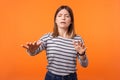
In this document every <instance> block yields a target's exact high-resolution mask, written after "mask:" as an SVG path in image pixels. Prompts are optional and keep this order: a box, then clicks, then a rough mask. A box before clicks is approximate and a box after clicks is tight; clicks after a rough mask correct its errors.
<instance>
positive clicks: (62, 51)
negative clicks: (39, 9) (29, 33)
mask: <svg viewBox="0 0 120 80" xmlns="http://www.w3.org/2000/svg"><path fill="white" fill-rule="evenodd" d="M23 48H25V49H26V50H27V52H28V53H29V54H30V55H31V56H34V55H36V54H38V53H39V52H40V51H42V50H46V55H47V60H48V66H47V69H48V71H47V73H46V76H45V80H77V74H76V59H77V58H78V59H79V61H80V64H81V65H82V66H83V67H87V65H88V59H87V57H86V53H85V52H86V47H85V45H84V42H83V40H82V38H81V36H79V35H77V34H76V33H75V31H74V16H73V12H72V9H71V8H70V7H69V6H64V5H62V6H60V7H59V8H58V9H57V11H56V13H55V16H54V29H53V32H52V33H47V34H45V35H43V36H42V37H41V38H40V39H39V40H38V41H35V42H33V43H32V42H29V43H27V44H25V45H23Z"/></svg>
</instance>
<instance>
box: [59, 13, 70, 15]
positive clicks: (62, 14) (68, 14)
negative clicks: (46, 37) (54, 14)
mask: <svg viewBox="0 0 120 80" xmlns="http://www.w3.org/2000/svg"><path fill="white" fill-rule="evenodd" d="M58 15H63V14H62V13H58ZM64 15H70V14H64Z"/></svg>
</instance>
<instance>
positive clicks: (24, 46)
mask: <svg viewBox="0 0 120 80" xmlns="http://www.w3.org/2000/svg"><path fill="white" fill-rule="evenodd" d="M21 46H22V47H23V48H25V49H29V47H28V46H27V45H21Z"/></svg>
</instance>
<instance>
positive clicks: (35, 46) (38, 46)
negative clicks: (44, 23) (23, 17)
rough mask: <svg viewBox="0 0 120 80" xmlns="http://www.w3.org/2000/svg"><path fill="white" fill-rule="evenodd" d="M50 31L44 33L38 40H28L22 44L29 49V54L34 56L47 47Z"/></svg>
mask: <svg viewBox="0 0 120 80" xmlns="http://www.w3.org/2000/svg"><path fill="white" fill-rule="evenodd" d="M49 36H50V33H48V34H45V35H43V36H42V37H41V38H40V39H39V40H38V41H35V42H33V43H32V42H28V43H27V44H25V45H22V47H23V48H25V49H26V50H27V52H28V53H29V55H31V56H34V55H36V54H38V53H39V52H41V51H42V50H45V49H46V42H47V40H48V39H49V38H50V37H49Z"/></svg>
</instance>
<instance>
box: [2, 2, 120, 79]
mask: <svg viewBox="0 0 120 80" xmlns="http://www.w3.org/2000/svg"><path fill="white" fill-rule="evenodd" d="M61 5H68V6H70V7H71V8H72V10H73V12H74V17H75V30H76V33H77V34H79V35H81V36H82V38H83V39H84V42H85V45H86V46H87V56H88V59H89V66H88V67H87V68H83V67H81V66H80V64H79V62H78V61H77V74H78V78H79V80H120V75H119V73H120V62H119V61H120V0H1V1H0V80H44V76H45V73H46V71H47V70H46V66H47V59H46V53H45V51H42V52H41V53H40V54H38V55H36V56H34V57H32V56H29V55H28V54H27V53H26V50H25V49H23V48H22V47H21V44H25V43H26V42H29V41H37V40H38V39H39V38H40V37H41V36H42V35H44V34H45V33H48V32H52V30H53V18H54V13H55V11H56V9H57V8H58V7H59V6H61Z"/></svg>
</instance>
